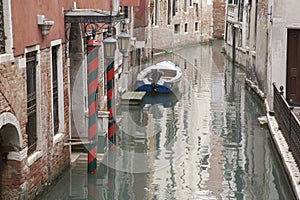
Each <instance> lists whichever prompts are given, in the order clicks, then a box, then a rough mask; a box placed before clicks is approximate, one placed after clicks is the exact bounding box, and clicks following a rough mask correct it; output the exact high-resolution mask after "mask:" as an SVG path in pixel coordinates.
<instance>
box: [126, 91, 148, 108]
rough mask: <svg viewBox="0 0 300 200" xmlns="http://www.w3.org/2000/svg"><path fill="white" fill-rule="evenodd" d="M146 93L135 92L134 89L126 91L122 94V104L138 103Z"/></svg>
mask: <svg viewBox="0 0 300 200" xmlns="http://www.w3.org/2000/svg"><path fill="white" fill-rule="evenodd" d="M145 95H146V92H144V91H141V92H136V91H130V92H126V93H124V94H123V95H122V97H121V100H122V104H130V105H138V104H140V102H141V101H142V99H143V98H144V96H145Z"/></svg>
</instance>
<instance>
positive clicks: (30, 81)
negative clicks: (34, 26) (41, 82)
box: [26, 52, 37, 154]
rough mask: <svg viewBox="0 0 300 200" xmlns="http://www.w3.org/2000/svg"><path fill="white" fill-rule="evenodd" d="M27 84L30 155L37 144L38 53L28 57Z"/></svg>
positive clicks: (30, 54) (27, 130) (27, 131)
mask: <svg viewBox="0 0 300 200" xmlns="http://www.w3.org/2000/svg"><path fill="white" fill-rule="evenodd" d="M26 82H27V117H28V121H27V125H26V133H27V135H28V154H32V153H33V152H34V151H35V150H36V144H37V117H36V53H35V52H34V53H29V54H27V55H26Z"/></svg>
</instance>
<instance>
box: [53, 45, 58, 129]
mask: <svg viewBox="0 0 300 200" xmlns="http://www.w3.org/2000/svg"><path fill="white" fill-rule="evenodd" d="M57 73H58V65H57V47H56V46H54V47H52V89H53V94H52V104H53V127H54V134H56V133H57V132H58V128H59V118H58V111H59V110H58V74H57Z"/></svg>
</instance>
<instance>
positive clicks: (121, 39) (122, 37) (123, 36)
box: [118, 25, 131, 91]
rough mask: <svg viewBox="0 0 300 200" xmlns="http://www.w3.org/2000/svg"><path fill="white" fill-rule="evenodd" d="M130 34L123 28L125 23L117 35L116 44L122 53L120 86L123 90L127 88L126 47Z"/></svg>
mask: <svg viewBox="0 0 300 200" xmlns="http://www.w3.org/2000/svg"><path fill="white" fill-rule="evenodd" d="M130 37H131V36H130V35H129V34H128V33H127V31H126V29H125V25H124V26H123V29H122V31H121V33H120V34H119V35H118V46H119V51H120V52H121V53H122V54H123V76H122V88H123V90H124V91H126V90H127V87H128V86H127V81H128V80H127V79H128V77H127V75H128V49H129V45H130V43H129V42H130Z"/></svg>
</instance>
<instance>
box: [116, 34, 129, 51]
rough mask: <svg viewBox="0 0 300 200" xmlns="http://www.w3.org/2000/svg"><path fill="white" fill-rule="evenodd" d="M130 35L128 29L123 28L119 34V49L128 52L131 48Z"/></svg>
mask: <svg viewBox="0 0 300 200" xmlns="http://www.w3.org/2000/svg"><path fill="white" fill-rule="evenodd" d="M130 37H131V36H130V35H129V34H128V33H127V31H126V30H124V29H123V30H122V31H121V33H120V34H119V35H118V46H119V51H120V52H121V53H122V54H124V53H127V52H128V48H129V41H130Z"/></svg>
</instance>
